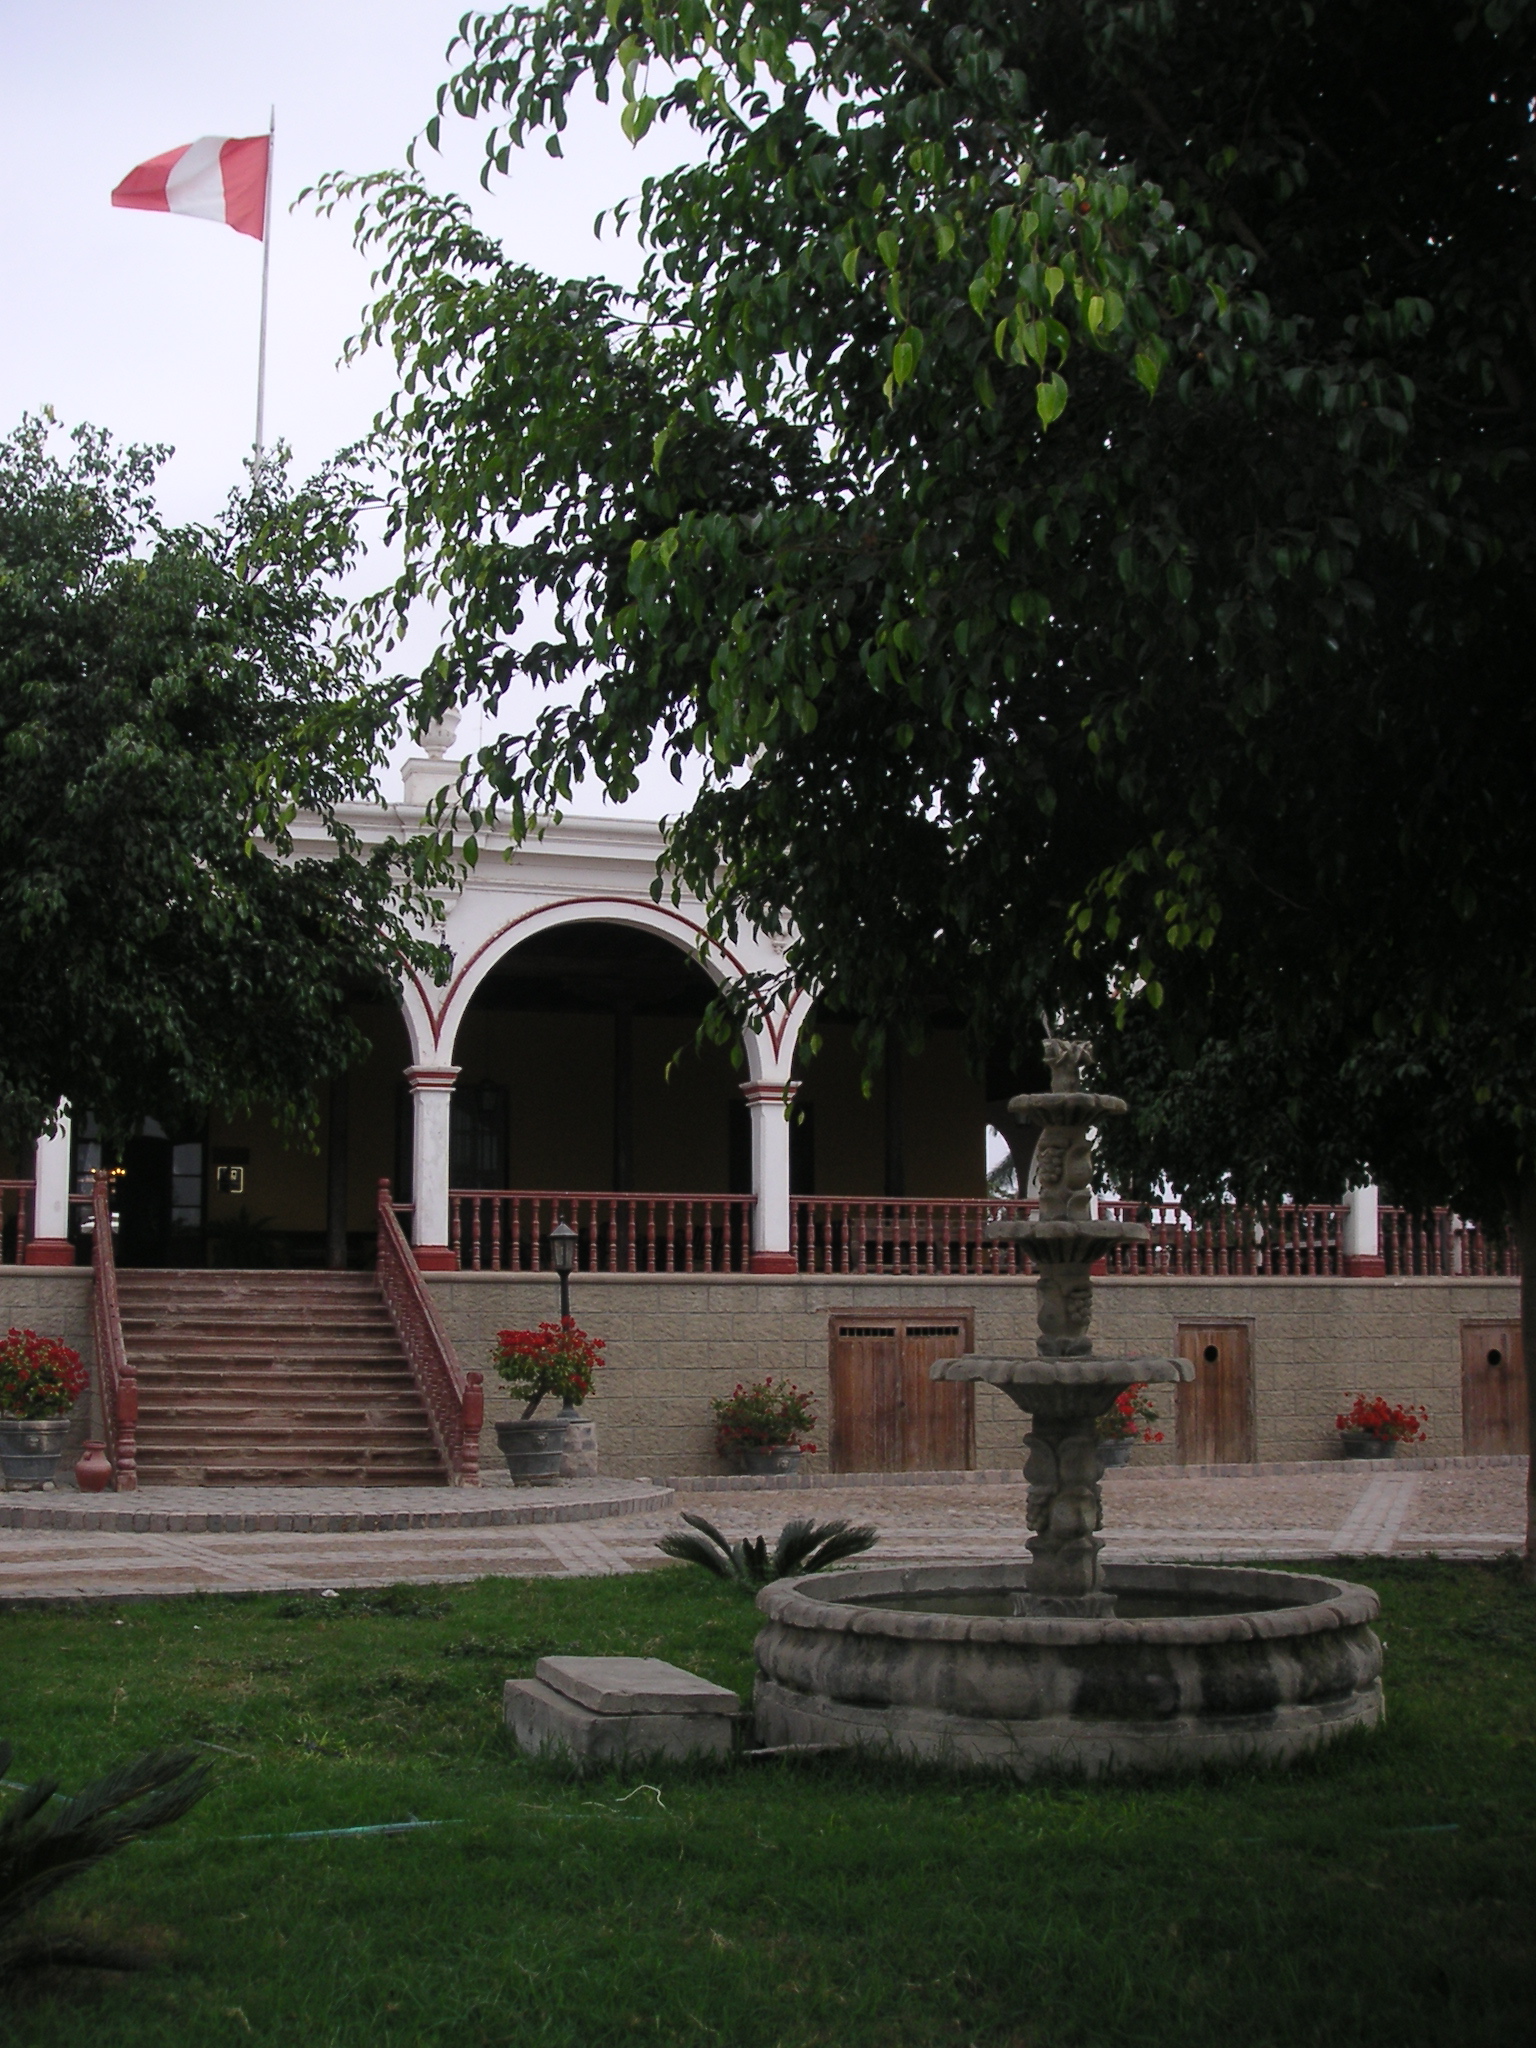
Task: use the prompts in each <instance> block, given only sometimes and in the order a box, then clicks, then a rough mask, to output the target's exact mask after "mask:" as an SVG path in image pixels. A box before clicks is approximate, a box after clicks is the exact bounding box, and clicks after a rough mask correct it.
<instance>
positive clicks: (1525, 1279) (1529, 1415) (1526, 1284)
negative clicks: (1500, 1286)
mask: <svg viewBox="0 0 1536 2048" xmlns="http://www.w3.org/2000/svg"><path fill="white" fill-rule="evenodd" d="M1515 1238H1516V1242H1517V1243H1518V1245H1519V1247H1520V1343H1521V1348H1522V1350H1523V1351H1524V1353H1525V1413H1526V1424H1525V1429H1526V1450H1527V1452H1529V1453H1530V1460H1529V1463H1528V1464H1527V1466H1526V1474H1525V1577H1526V1578H1527V1579H1528V1580H1529V1581H1530V1582H1531V1583H1532V1584H1536V1166H1533V1165H1527V1167H1526V1169H1525V1171H1524V1173H1523V1174H1522V1175H1521V1179H1520V1206H1519V1211H1518V1214H1517V1218H1516V1223H1515Z"/></svg>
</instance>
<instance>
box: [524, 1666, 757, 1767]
mask: <svg viewBox="0 0 1536 2048" xmlns="http://www.w3.org/2000/svg"><path fill="white" fill-rule="evenodd" d="M729 1697H731V1698H733V1699H734V1697H735V1696H734V1694H732V1695H729ZM502 1713H503V1717H504V1719H505V1721H506V1724H507V1727H508V1729H509V1730H510V1731H511V1733H512V1736H513V1738H514V1739H515V1741H516V1742H517V1746H518V1748H519V1749H521V1750H524V1751H526V1752H527V1753H528V1754H529V1755H530V1756H563V1757H568V1758H570V1759H571V1761H573V1762H575V1763H578V1764H624V1763H640V1762H643V1761H652V1760H655V1761H659V1762H665V1763H686V1762H692V1761H693V1760H694V1759H696V1758H699V1757H711V1758H714V1757H728V1756H729V1755H730V1753H731V1746H732V1733H733V1730H734V1727H735V1720H734V1717H733V1716H732V1715H730V1714H722V1713H714V1714H700V1713H681V1714H596V1713H594V1712H593V1711H592V1709H591V1708H590V1707H584V1706H581V1705H579V1704H578V1702H577V1701H575V1700H572V1699H567V1698H566V1697H565V1695H564V1694H563V1693H558V1692H556V1691H555V1689H554V1687H553V1686H549V1685H546V1684H545V1683H544V1681H543V1680H542V1679H539V1678H509V1679H508V1680H507V1683H506V1687H505V1689H504V1691H503V1693H502Z"/></svg>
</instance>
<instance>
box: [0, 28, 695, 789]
mask: <svg viewBox="0 0 1536 2048" xmlns="http://www.w3.org/2000/svg"><path fill="white" fill-rule="evenodd" d="M462 11H463V0H447V4H444V0H137V4H130V0H3V4H0V164H3V187H0V189H3V190H4V191H5V192H6V194H7V195H8V198H7V203H6V205H5V207H4V209H3V212H0V277H3V279H4V293H3V303H4V307H5V317H4V319H3V320H0V394H3V395H0V429H8V428H9V427H11V426H13V425H14V424H15V422H16V421H17V420H18V419H19V418H20V416H21V415H22V413H24V412H29V411H35V410H36V409H38V408H39V407H41V406H42V405H45V404H48V405H52V407H53V408H54V410H55V411H56V412H57V413H58V415H59V417H60V419H61V420H62V421H63V422H65V423H66V424H67V425H74V424H75V423H76V422H78V421H80V420H90V421H92V422H94V423H96V424H98V425H101V426H105V427H109V428H111V429H112V431H113V432H114V434H117V435H119V436H121V437H122V438H124V439H126V440H135V441H150V442H167V443H170V444H171V445H172V446H173V447H174V449H175V451H176V452H175V454H174V456H173V457H172V459H171V461H170V462H169V464H168V465H167V467H166V469H165V471H164V473H163V478H162V486H161V503H162V507H163V509H164V510H165V511H166V512H167V513H168V514H169V515H170V516H171V517H172V518H176V519H182V518H205V517H208V516H210V515H212V514H213V513H214V512H215V511H216V510H217V509H218V507H219V505H220V503H221V502H222V500H223V498H224V497H225V495H226V494H227V492H228V491H229V490H230V489H231V487H232V486H234V485H236V484H237V483H239V482H240V480H241V477H242V474H243V472H242V469H241V464H242V462H243V461H244V460H245V459H246V457H247V456H248V455H249V452H250V446H251V439H252V433H253V428H254V421H255V397H256V338H257V319H258V308H259V302H260V289H261V246H260V244H259V243H258V242H256V241H254V240H252V239H251V238H250V237H248V236H245V235H238V234H236V233H234V232H233V230H231V229H229V228H226V227H222V226H219V225H216V224H214V223H212V222H205V221H201V220H193V219H187V218H182V217H177V216H171V215H165V214H154V213H134V212H128V211H125V210H123V209H120V208H115V207H113V206H112V205H111V204H110V196H109V195H110V193H111V191H112V187H113V186H114V185H115V184H116V183H117V182H118V180H119V179H120V178H122V176H123V175H124V173H125V172H127V171H128V170H130V169H131V168H132V167H133V166H134V165H135V164H138V163H142V162H143V161H144V160H145V159H146V158H148V157H152V156H158V155H160V154H161V153H162V152H163V151H165V150H168V149H174V148H176V147H178V146H179V145H180V144H182V143H187V142H192V141H195V140H196V139H197V138H198V137H199V136H202V135H253V134H257V133H260V132H261V131H262V130H264V129H265V128H266V125H267V115H268V109H269V107H270V106H273V105H275V107H276V110H277V149H276V158H275V162H276V183H275V188H274V208H273V232H272V285H271V312H270V326H269V336H268V358H267V433H268V438H269V440H272V439H277V438H282V439H285V440H287V441H288V442H290V443H291V444H292V446H293V449H294V452H295V457H296V463H297V466H298V468H299V469H300V470H301V471H305V470H308V469H312V468H314V467H315V466H317V465H318V464H319V463H320V462H322V461H323V460H324V459H325V458H326V457H327V456H328V455H330V454H331V453H332V452H333V451H334V450H335V449H337V448H338V447H341V446H342V445H344V444H345V443H346V442H347V441H349V440H351V439H353V438H355V437H356V436H357V435H358V434H360V433H361V432H362V431H363V430H364V429H365V428H366V427H367V425H368V423H369V421H370V419H371V418H372V416H373V414H374V412H375V411H376V409H377V408H378V406H379V405H380V403H381V402H382V400H383V399H384V398H385V397H386V396H387V393H388V391H389V389H390V386H391V383H392V370H391V367H390V365H389V363H388V361H387V359H386V358H384V357H382V356H373V357H370V358H367V359H365V361H364V362H363V363H362V364H361V365H358V366H356V367H353V368H350V369H343V368H339V367H338V358H339V356H340V354H341V350H342V346H343V344H344V342H345V341H346V338H347V336H348V335H349V334H350V333H352V332H353V331H354V329H355V327H356V325H357V321H358V314H359V312H360V310H361V308H362V306H363V305H364V303H365V301H366V299H367V296H368V272H367V266H366V264H365V263H364V261H363V259H362V258H360V257H359V256H357V255H356V254H355V253H354V251H353V249H352V247H351V239H350V230H349V223H348V222H347V221H346V220H344V219H342V218H341V217H336V218H333V219H331V220H320V219H317V218H316V217H315V215H314V213H313V212H312V210H311V209H310V208H309V207H307V206H306V207H303V208H300V209H299V210H298V211H296V212H290V211H289V210H288V209H289V206H290V203H291V202H292V201H293V199H294V198H295V197H296V196H297V194H298V193H299V192H300V190H301V189H302V188H303V187H305V186H306V185H309V184H312V183H313V182H314V181H315V179H317V178H318V177H320V176H321V175H322V174H323V173H324V172H326V171H329V170H344V171H368V170H377V169H382V168H385V167H388V166H391V165H398V164H400V163H401V162H402V161H403V158H404V152H405V150H406V147H407V145H408V144H409V142H410V141H411V139H412V137H413V136H414V135H415V134H417V133H418V131H419V130H420V128H421V126H422V124H423V123H424V122H425V120H426V119H427V117H428V116H429V115H430V114H431V112H432V109H433V96H434V94H435V92H436V89H437V86H438V85H439V84H440V83H441V82H442V80H443V79H444V78H446V77H447V76H448V73H449V69H450V66H449V64H448V62H447V59H446V57H445V51H446V48H447V44H448V41H449V39H450V37H451V36H452V34H453V32H454V28H455V25H456V23H457V21H458V18H459V15H460V13H461V12H462ZM444 142H445V150H444V154H443V156H442V157H441V158H434V157H432V156H431V155H430V154H428V155H426V156H425V157H424V159H423V162H424V165H425V167H426V174H427V176H428V178H429V180H430V181H431V182H432V183H434V184H437V185H440V186H453V187H455V188H457V189H458V190H460V191H463V192H465V193H466V194H469V195H471V196H472V197H473V198H474V200H475V206H476V213H477V217H478V218H479V220H480V222H481V224H482V225H483V226H485V227H486V228H487V229H489V230H490V231H491V232H493V233H495V234H496V235H497V236H498V237H499V238H500V240H501V241H502V243H503V245H504V246H505V247H506V249H507V250H508V252H509V253H510V254H511V255H512V256H514V257H515V258H516V259H517V260H519V261H522V262H526V263H531V264H535V265H537V266H538V267H540V268H541V269H545V270H549V271H554V272H557V273H560V274H562V275H567V276H585V275H591V274H593V273H596V272H602V273H605V274H606V275H609V276H612V277H616V278H621V279H625V280H628V279H631V278H633V276H634V274H635V272H636V270H637V268H638V260H637V256H636V252H635V249H634V245H633V242H632V241H622V242H617V243H616V242H615V241H614V239H613V238H612V236H611V234H610V235H609V236H607V237H605V238H604V240H602V241H601V242H599V241H597V240H595V239H594V237H593V234H592V222H593V218H594V216H595V215H596V214H597V213H598V211H599V210H600V209H601V208H603V207H605V206H609V205H612V204H613V202H614V201H615V200H617V199H620V198H623V197H625V196H626V195H628V194H629V193H631V192H634V191H636V190H637V189H638V187H639V184H640V181H641V180H642V178H644V177H645V176H647V175H648V174H650V173H652V172H655V171H657V170H661V169H664V168H665V167H666V166H667V165H668V164H669V163H671V162H673V161H675V160H676V158H677V155H678V152H679V149H680V147H682V146H684V145H685V142H686V138H680V137H678V136H677V135H676V134H675V133H673V132H671V131H659V132H657V133H655V134H653V136H652V137H649V138H647V140H646V142H645V143H644V144H642V145H641V147H640V148H639V149H638V150H636V149H633V148H631V146H630V144H629V143H627V142H626V141H625V140H624V138H623V137H622V135H621V134H620V133H619V128H618V116H617V113H616V111H614V110H613V109H612V108H603V107H599V106H598V105H597V104H596V103H595V102H592V103H591V104H590V105H589V106H588V107H587V108H586V109H585V110H580V109H579V110H578V111H577V115H576V118H575V119H574V120H573V122H572V124H571V128H570V130H569V131H568V133H567V135H566V137H565V141H564V147H565V152H566V153H565V156H564V158H563V159H559V160H557V159H555V158H552V157H550V156H548V155H547V154H546V153H545V151H544V149H543V147H542V145H541V144H536V145H535V147H534V148H533V149H532V150H530V151H528V152H527V154H526V155H525V156H524V157H523V158H522V159H521V160H515V161H514V164H513V169H512V175H511V176H510V177H509V178H508V179H506V180H501V181H498V183H497V185H496V187H495V188H494V189H493V191H492V193H491V194H489V195H486V194H484V193H482V192H481V191H480V190H479V187H478V184H477V174H478V169H479V163H480V148H479V138H478V135H477V133H476V132H475V131H474V130H472V129H470V128H469V127H467V126H465V125H463V124H458V125H456V126H451V127H450V128H449V130H448V131H447V132H446V133H445V137H444ZM475 737H476V733H475V728H474V722H473V721H466V725H465V727H464V730H463V733H462V735H461V741H462V743H464V744H472V743H473V741H474V739H475ZM677 802H678V798H677V792H676V786H675V785H674V784H673V783H672V782H671V780H670V778H669V777H667V776H665V775H664V774H662V773H654V774H652V775H651V776H650V777H649V778H648V780H647V782H646V785H645V787H644V788H643V789H642V791H641V794H640V796H639V797H638V798H637V799H636V800H635V802H634V804H633V805H632V806H630V808H631V809H633V810H636V811H638V812H640V813H641V814H642V815H648V816H656V815H659V813H660V812H661V810H663V809H664V808H673V809H675V808H676V807H677ZM582 807H583V808H591V807H594V806H592V805H583V806H582Z"/></svg>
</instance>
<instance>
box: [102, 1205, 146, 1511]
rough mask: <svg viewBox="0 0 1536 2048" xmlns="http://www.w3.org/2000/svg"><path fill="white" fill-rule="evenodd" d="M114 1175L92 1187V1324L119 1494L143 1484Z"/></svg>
mask: <svg viewBox="0 0 1536 2048" xmlns="http://www.w3.org/2000/svg"><path fill="white" fill-rule="evenodd" d="M111 1185H112V1176H111V1174H109V1173H98V1174H97V1175H96V1177H95V1181H94V1183H93V1185H92V1189H91V1221H92V1230H91V1246H92V1251H91V1264H92V1267H93V1279H92V1285H91V1328H92V1332H93V1334H94V1336H95V1340H96V1376H97V1381H98V1384H99V1385H100V1387H101V1416H102V1423H103V1426H104V1428H105V1431H106V1438H107V1459H108V1462H109V1463H110V1464H111V1467H112V1474H113V1483H114V1485H115V1486H116V1488H117V1491H118V1492H119V1493H136V1492H137V1491H138V1486H139V1460H138V1435H139V1377H138V1374H137V1373H136V1372H135V1371H134V1369H133V1367H132V1366H131V1365H130V1364H129V1363H128V1353H127V1351H126V1349H125V1348H124V1345H123V1319H122V1315H121V1312H120V1311H119V1309H118V1305H117V1262H116V1260H115V1259H114V1258H113V1256H112V1205H111V1199H110V1195H109V1192H108V1191H109V1189H110V1188H111Z"/></svg>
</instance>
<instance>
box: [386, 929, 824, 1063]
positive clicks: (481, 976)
mask: <svg viewBox="0 0 1536 2048" xmlns="http://www.w3.org/2000/svg"><path fill="white" fill-rule="evenodd" d="M571 924H611V925H623V926H627V927H628V928H629V929H630V930H632V931H643V932H648V933H650V934H651V936H652V937H654V938H659V939H663V940H665V941H666V943H667V944H668V945H671V946H675V947H676V948H677V950H678V951H679V952H681V953H687V954H689V955H690V957H692V958H693V959H696V960H697V961H698V963H699V965H700V966H701V967H702V968H703V969H704V972H705V973H706V974H707V975H708V976H709V978H710V980H711V981H713V982H714V984H715V986H716V987H717V988H724V987H726V986H727V985H728V984H729V983H731V982H733V981H736V980H739V979H740V978H741V977H742V976H743V975H744V974H746V973H748V972H750V971H751V970H750V967H749V966H748V964H747V962H745V961H744V960H743V959H742V958H741V956H740V954H739V953H738V952H737V951H736V950H735V949H733V948H729V947H722V946H720V945H718V944H717V943H716V942H715V941H714V940H711V939H710V938H709V937H708V934H707V933H706V931H705V929H704V927H703V925H702V924H700V923H699V922H698V921H697V920H696V919H695V918H692V917H690V916H689V915H688V914H687V913H686V912H685V911H681V910H676V909H673V908H672V907H671V906H669V905H666V904H661V903H649V902H646V901H644V900H643V899H641V898H638V897H633V896H606V895H604V896H599V895H592V896H573V897H566V898H563V899H562V900H561V901H559V902H555V903H544V904H540V905H539V906H538V907H537V908H536V909H532V910H526V911H523V912H521V913H520V914H519V915H517V916H516V917H512V918H509V919H508V920H507V922H506V923H505V924H503V925H501V926H500V927H499V928H498V929H497V930H496V931H495V932H493V933H492V934H491V935H490V937H489V938H486V939H484V940H482V941H481V942H480V944H479V945H478V946H477V947H476V948H475V949H474V951H473V952H472V953H471V954H470V955H469V957H468V958H467V959H466V960H465V961H464V962H463V963H462V964H460V965H459V966H458V967H457V970H456V972H455V974H454V976H453V979H452V980H451V981H450V982H449V984H448V986H447V988H446V989H445V990H443V991H442V992H441V993H440V994H439V993H438V992H437V991H434V990H432V989H431V988H430V987H429V986H428V985H427V984H424V983H423V982H421V981H420V980H418V979H416V978H415V977H412V980H411V982H410V983H409V985H408V986H407V988H406V991H405V1000H404V1002H403V1003H402V1010H403V1012H404V1015H405V1025H406V1030H407V1032H408V1033H409V1034H410V1041H411V1057H412V1060H413V1062H414V1063H415V1064H416V1065H418V1066H433V1067H449V1066H452V1064H453V1049H454V1045H455V1042H456V1040H457V1038H458V1034H459V1027H460V1025H461V1024H462V1023H463V1021H464V1018H465V1015H466V1014H467V1012H468V1010H469V1006H470V1003H471V1002H472V1001H473V999H474V996H475V992H476V990H477V989H478V988H479V987H480V984H481V983H482V982H483V981H484V980H485V977H486V976H487V975H488V974H489V973H490V972H491V971H492V969H493V968H494V967H496V966H497V965H498V963H499V962H501V961H502V960H504V959H505V958H506V957H507V955H508V954H509V953H511V952H514V951H515V950H516V949H517V947H519V946H521V945H524V944H525V943H526V942H527V941H528V940H529V939H533V938H537V937H538V936H539V935H540V934H541V933H542V932H547V931H554V930H556V929H558V928H559V927H561V926H563V925H571ZM701 941H702V942H703V943H702V944H701ZM809 1009H810V998H809V997H807V996H804V995H802V994H800V993H797V994H796V995H795V996H794V998H793V999H792V1001H791V1002H790V1004H789V1005H788V1006H787V1008H780V1009H779V1010H777V1011H775V1012H774V1013H773V1014H772V1015H770V1016H766V1017H765V1018H764V1020H763V1024H762V1028H761V1029H760V1030H757V1031H753V1030H750V1029H748V1030H745V1031H743V1032H742V1034H741V1037H742V1050H743V1052H744V1054H745V1058H746V1065H747V1076H748V1079H749V1080H752V1081H781V1080H787V1079H788V1078H789V1072H790V1065H791V1062H792V1061H793V1059H794V1052H795V1043H796V1041H797V1039H798V1038H799V1035H800V1029H801V1026H802V1025H803V1024H804V1022H805V1018H806V1016H807V1014H808V1013H809Z"/></svg>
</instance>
